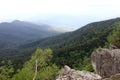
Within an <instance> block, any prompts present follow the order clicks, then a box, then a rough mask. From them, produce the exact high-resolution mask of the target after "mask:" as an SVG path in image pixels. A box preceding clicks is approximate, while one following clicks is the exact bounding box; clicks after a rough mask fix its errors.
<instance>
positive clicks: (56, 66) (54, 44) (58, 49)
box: [0, 18, 120, 80]
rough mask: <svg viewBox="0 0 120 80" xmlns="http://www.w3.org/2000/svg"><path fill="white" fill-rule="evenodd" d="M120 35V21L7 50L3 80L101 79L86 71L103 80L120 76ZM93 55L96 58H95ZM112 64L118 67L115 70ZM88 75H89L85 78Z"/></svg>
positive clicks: (0, 65)
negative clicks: (115, 74) (103, 79)
mask: <svg viewBox="0 0 120 80" xmlns="http://www.w3.org/2000/svg"><path fill="white" fill-rule="evenodd" d="M119 35H120V18H116V19H110V20H106V21H100V22H94V23H90V24H87V25H86V26H83V27H82V28H80V29H78V30H76V31H73V32H69V33H64V34H61V35H58V36H54V37H48V38H44V39H41V40H38V41H34V42H31V43H28V44H24V45H21V46H19V47H17V48H13V49H9V50H6V51H5V52H4V51H3V52H4V53H5V54H1V55H0V59H1V60H4V61H0V71H1V72H2V74H0V79H1V80H8V79H9V80H21V79H22V80H26V79H29V80H30V79H33V80H35V79H37V80H40V79H41V80H44V79H46V80H54V79H55V77H56V76H57V75H58V74H59V75H58V76H57V78H58V80H61V79H63V78H65V79H66V78H68V79H66V80H71V78H72V80H74V79H76V78H79V79H80V78H81V79H80V80H82V79H83V78H84V80H90V79H93V78H97V76H96V77H95V76H94V75H96V74H93V73H90V72H86V71H91V72H93V71H94V70H95V71H97V74H99V75H100V76H101V74H102V78H104V77H103V76H105V75H106V74H111V73H109V72H110V70H111V71H113V73H114V72H116V73H119V67H118V66H119V65H118V64H117V63H119V56H117V55H118V54H116V53H119V51H118V50H119V49H115V48H119V47H120V38H119V37H120V36H119ZM116 43H117V44H116ZM108 46H110V47H109V49H102V48H104V47H108ZM39 47H40V48H39ZM101 47H102V48H101ZM41 48H44V49H41ZM50 48H51V49H50ZM105 50H107V51H105ZM113 50H114V51H113ZM93 51H95V54H96V55H94V52H93ZM92 52H93V54H92V56H91V53H92ZM98 53H99V54H100V55H99V54H98ZM111 53H112V54H111ZM113 53H114V55H113ZM108 54H109V55H108ZM97 55H98V56H97ZM103 55H105V56H103ZM110 55H111V56H110ZM115 55H116V57H115ZM90 56H91V58H90ZM112 57H114V58H112ZM111 58H112V59H111ZM8 59H10V60H11V61H12V62H11V61H9V60H8ZM91 59H92V64H91ZM110 60H112V61H110ZM100 61H101V62H102V65H99V64H100V63H101V62H100ZM115 63H116V64H115ZM105 64H106V65H105ZM111 64H113V65H114V66H111ZM63 65H69V66H70V67H71V68H73V69H70V68H69V67H67V68H65V70H64V69H62V70H60V68H61V67H63ZM92 65H93V67H94V69H93V67H92ZM95 66H98V67H95ZM99 66H103V67H99ZM115 67H116V68H115ZM117 67H118V68H117ZM109 68H110V69H109ZM113 68H115V69H113ZM76 69H77V70H76ZM100 69H102V70H100ZM112 69H113V70H112ZM117 69H118V70H117ZM78 70H86V71H78ZM99 70H100V73H99ZM114 70H115V71H114ZM61 71H62V72H61ZM64 71H65V72H64ZM66 71H67V72H68V73H69V72H70V74H68V75H67V74H66ZM101 71H102V72H103V73H102V72H101ZM86 73H87V75H85V74H86ZM61 74H62V75H61ZM70 75H72V76H70ZM99 75H98V76H99ZM66 76H67V77H66ZM90 76H91V77H90ZM110 76H111V75H110ZM110 76H109V77H110ZM73 77H74V78H73ZM118 77H119V76H118ZM59 78H60V79H59ZM99 78H101V77H99ZM105 78H106V77H105ZM111 78H112V77H111ZM117 79H118V78H117ZM93 80H94V79H93Z"/></svg>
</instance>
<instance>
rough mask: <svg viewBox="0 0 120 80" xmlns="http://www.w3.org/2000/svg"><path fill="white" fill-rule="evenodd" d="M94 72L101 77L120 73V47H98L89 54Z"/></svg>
mask: <svg viewBox="0 0 120 80" xmlns="http://www.w3.org/2000/svg"><path fill="white" fill-rule="evenodd" d="M91 60H92V65H93V68H94V70H95V72H96V73H97V74H98V75H100V76H101V77H102V78H108V77H110V76H112V75H115V74H117V73H120V49H98V50H96V51H94V52H93V53H92V55H91Z"/></svg>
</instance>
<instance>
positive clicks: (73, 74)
mask: <svg viewBox="0 0 120 80" xmlns="http://www.w3.org/2000/svg"><path fill="white" fill-rule="evenodd" d="M56 80H101V77H100V76H99V75H97V74H94V73H91V72H87V71H79V70H74V69H71V68H70V67H69V66H65V67H64V68H63V69H62V70H61V72H60V73H59V75H58V76H57V77H56Z"/></svg>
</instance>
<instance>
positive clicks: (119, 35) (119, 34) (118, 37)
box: [108, 23, 120, 48]
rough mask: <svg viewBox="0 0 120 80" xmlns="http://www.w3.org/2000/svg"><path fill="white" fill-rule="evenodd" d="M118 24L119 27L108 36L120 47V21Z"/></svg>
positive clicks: (111, 42)
mask: <svg viewBox="0 0 120 80" xmlns="http://www.w3.org/2000/svg"><path fill="white" fill-rule="evenodd" d="M116 26H117V28H116V29H115V30H114V31H113V32H112V33H111V34H110V35H109V36H108V42H109V44H112V45H115V46H116V47H118V48H120V23H117V24H116Z"/></svg>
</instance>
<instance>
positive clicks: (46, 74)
mask: <svg viewBox="0 0 120 80" xmlns="http://www.w3.org/2000/svg"><path fill="white" fill-rule="evenodd" d="M51 58H52V51H51V49H45V50H42V49H39V48H38V49H37V50H36V51H35V53H34V54H33V55H32V57H31V59H30V60H29V61H27V62H26V63H25V65H24V67H23V69H22V70H19V72H18V73H17V74H16V75H15V76H14V77H13V78H12V80H32V79H33V77H35V80H54V78H55V75H56V73H57V72H58V70H59V68H58V67H57V66H56V65H55V64H52V63H51ZM36 60H37V63H36ZM36 64H37V65H36ZM36 68H37V73H36ZM35 73H36V76H35Z"/></svg>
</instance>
